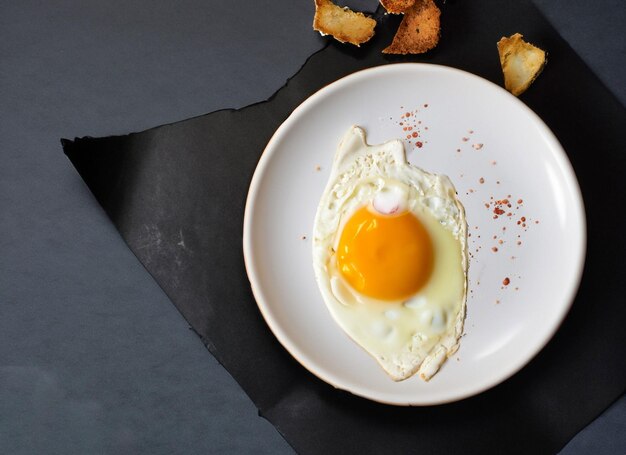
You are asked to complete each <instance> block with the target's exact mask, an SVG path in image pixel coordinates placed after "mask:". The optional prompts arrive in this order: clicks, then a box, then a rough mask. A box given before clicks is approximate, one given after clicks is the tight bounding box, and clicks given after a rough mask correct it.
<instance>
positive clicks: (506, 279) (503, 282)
mask: <svg viewBox="0 0 626 455" xmlns="http://www.w3.org/2000/svg"><path fill="white" fill-rule="evenodd" d="M510 282H511V280H509V278H508V277H507V278H505V279H504V280H502V284H503V285H505V286H508V285H509V283H510Z"/></svg>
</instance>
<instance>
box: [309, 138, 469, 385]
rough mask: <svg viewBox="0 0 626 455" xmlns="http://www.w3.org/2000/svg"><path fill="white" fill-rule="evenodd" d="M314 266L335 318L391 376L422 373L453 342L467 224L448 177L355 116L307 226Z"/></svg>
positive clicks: (459, 325)
mask: <svg viewBox="0 0 626 455" xmlns="http://www.w3.org/2000/svg"><path fill="white" fill-rule="evenodd" d="M312 243H313V266H314V270H315V277H316V280H317V284H318V286H319V288H320V291H321V294H322V298H323V300H324V302H325V303H326V306H327V307H328V310H329V311H330V313H331V315H332V317H333V319H334V320H335V321H336V322H337V324H338V325H339V326H340V327H341V328H342V329H343V330H344V331H345V332H346V334H347V335H348V336H349V337H350V338H352V339H353V340H354V341H355V342H356V343H357V344H358V345H359V346H361V347H362V348H363V349H364V350H365V351H366V352H367V353H369V354H370V355H371V356H372V357H374V358H375V359H376V361H377V362H378V363H379V364H380V365H381V366H382V368H383V369H384V371H385V372H386V373H387V374H388V375H389V376H390V377H391V378H392V379H393V380H395V381H401V380H404V379H407V378H409V377H411V376H413V375H414V374H415V373H418V374H419V376H420V377H421V378H422V379H424V380H426V381H427V380H429V379H430V378H431V377H432V376H433V375H434V374H436V373H437V371H439V368H440V367H441V365H442V364H443V363H444V362H445V360H446V359H447V358H448V357H449V356H451V355H452V354H454V353H455V352H456V350H457V349H458V347H459V340H460V337H461V334H462V332H463V321H464V319H465V300H466V294H467V267H468V259H467V224H466V221H465V212H464V209H463V206H462V205H461V203H460V202H459V200H458V198H457V195H456V190H455V188H454V186H453V184H452V182H451V181H450V179H449V178H448V177H446V176H444V175H436V174H431V173H428V172H426V171H423V170H422V169H420V168H418V167H415V166H412V165H411V164H409V163H408V162H407V159H406V154H405V151H404V146H403V143H402V141H400V140H390V141H388V142H385V143H383V144H380V145H368V144H367V142H366V137H365V132H364V131H363V129H361V128H360V127H358V126H352V127H351V128H350V129H349V130H348V132H347V133H346V134H345V135H344V137H343V139H342V140H341V142H340V144H339V147H338V149H337V152H336V155H335V158H334V161H333V165H332V169H331V171H330V177H329V181H328V184H327V185H326V188H325V190H324V193H323V195H322V198H321V200H320V203H319V206H318V209H317V213H316V216H315V222H314V227H313V242H312Z"/></svg>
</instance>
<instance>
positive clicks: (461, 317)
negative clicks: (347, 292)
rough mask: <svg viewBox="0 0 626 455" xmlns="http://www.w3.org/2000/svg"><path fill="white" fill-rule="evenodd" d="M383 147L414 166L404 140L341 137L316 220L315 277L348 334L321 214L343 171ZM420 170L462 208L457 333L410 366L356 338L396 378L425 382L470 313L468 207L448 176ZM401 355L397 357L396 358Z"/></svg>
mask: <svg viewBox="0 0 626 455" xmlns="http://www.w3.org/2000/svg"><path fill="white" fill-rule="evenodd" d="M355 143H357V144H358V146H357V147H356V150H355V148H354V147H351V145H353V144H355ZM382 150H384V151H385V152H387V153H389V154H390V155H391V158H392V159H393V161H394V162H395V163H396V164H397V165H399V166H411V165H410V164H409V163H408V161H407V159H406V153H405V150H404V145H403V143H402V141H401V140H399V139H394V140H390V141H387V142H384V143H383V144H379V145H368V144H367V141H366V135H365V131H364V130H363V129H362V128H360V127H358V126H356V125H353V126H351V127H350V129H349V130H348V132H347V133H346V134H345V135H344V136H343V138H342V139H341V141H340V144H339V147H338V149H337V153H336V154H335V157H334V160H333V165H332V168H331V173H330V177H329V179H328V183H327V185H326V188H325V189H324V192H323V194H322V197H321V199H320V203H319V205H318V208H317V213H316V216H315V221H314V227H313V241H312V247H313V268H314V271H315V279H316V282H317V284H318V287H319V289H320V291H321V293H322V298H323V300H324V303H325V304H326V307H327V308H328V310H329V311H330V313H331V315H332V317H333V319H334V320H335V322H336V323H337V324H338V325H339V326H340V327H341V328H342V329H343V330H344V332H345V333H346V334H347V335H348V336H350V335H349V332H348V330H346V328H345V327H344V326H343V324H342V321H341V320H339V319H338V317H337V316H336V315H335V313H334V311H333V303H332V302H337V303H338V304H340V305H341V303H340V302H339V301H337V299H336V297H335V296H334V294H333V293H332V291H331V287H330V283H329V282H328V283H327V282H326V281H329V280H327V279H326V278H327V277H328V273H327V272H326V270H325V269H326V264H325V261H324V260H323V258H325V257H326V255H325V254H319V249H320V248H323V245H320V239H321V237H322V235H320V226H321V225H322V224H321V222H320V217H321V215H322V213H324V212H325V207H326V206H327V205H328V203H329V199H330V195H331V192H332V190H333V188H334V187H335V185H336V184H337V182H338V181H339V180H340V178H341V176H342V174H343V173H344V172H345V171H346V170H348V169H350V167H351V166H352V164H353V163H354V161H355V160H356V159H357V158H359V157H360V156H364V155H368V154H373V153H377V152H380V151H382ZM359 151H360V153H359ZM411 167H415V166H411ZM415 168H416V167H415ZM417 169H419V168H417ZM419 171H420V172H422V173H423V174H424V175H425V176H427V177H429V178H433V179H436V180H437V181H438V182H439V183H440V184H441V192H440V193H439V194H438V195H441V194H443V195H444V196H445V197H446V199H452V200H453V201H454V204H455V205H456V208H457V210H458V221H459V223H458V225H459V232H458V233H457V234H456V235H455V237H456V238H457V240H459V242H460V243H461V266H462V269H463V272H464V282H463V295H462V298H461V304H460V308H459V311H458V313H457V316H456V321H455V324H454V332H453V333H448V332H447V333H446V335H445V336H444V337H443V338H442V339H441V340H440V341H439V343H438V344H436V345H435V346H434V347H433V348H432V349H431V350H430V351H429V353H428V354H427V355H426V356H425V357H424V358H423V359H418V360H417V361H416V362H411V361H409V363H408V365H407V364H406V363H405V362H400V363H396V362H393V361H392V360H390V359H386V358H383V357H381V356H378V355H376V354H374V353H372V352H370V351H368V350H367V349H365V348H364V347H363V346H361V345H360V343H358V342H356V341H355V343H356V344H358V345H359V346H360V347H361V348H362V349H363V350H365V351H366V352H367V353H368V354H369V355H371V356H372V357H374V358H375V359H376V361H377V362H378V363H379V364H380V366H381V367H382V368H383V370H384V371H385V372H386V373H387V374H388V375H389V376H390V377H391V378H392V379H393V380H394V381H402V380H405V379H407V378H409V377H411V376H413V375H415V374H416V373H418V375H419V377H420V378H421V379H423V380H424V381H428V380H429V379H430V378H432V377H433V376H434V375H435V374H436V373H437V372H438V371H439V369H440V368H441V366H442V365H443V363H444V362H445V361H446V359H447V358H448V357H450V356H451V355H453V354H454V353H455V352H456V351H457V350H458V348H459V343H460V338H461V335H462V333H463V326H464V321H465V316H466V306H467V305H466V300H467V276H468V265H469V261H468V252H467V222H466V218H465V209H464V207H463V205H462V204H461V203H460V201H459V200H458V198H457V196H456V190H455V188H454V185H453V184H452V182H451V181H450V179H449V178H448V177H447V176H445V175H435V174H431V173H428V172H426V171H424V170H422V169H419ZM450 196H452V197H450ZM339 218H341V217H339ZM444 228H445V227H444ZM335 229H339V224H338V223H337V224H336V226H335ZM410 345H411V342H410V340H409V342H407V343H406V344H405V346H404V347H403V352H401V353H398V354H399V356H398V357H400V356H402V354H403V353H405V354H406V353H407V352H408V351H409V348H410ZM398 357H396V360H397V358H398ZM409 357H411V356H409Z"/></svg>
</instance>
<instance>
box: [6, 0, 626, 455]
mask: <svg viewBox="0 0 626 455" xmlns="http://www.w3.org/2000/svg"><path fill="white" fill-rule="evenodd" d="M511 1H512V0H511ZM351 3H352V4H355V3H358V2H355V1H353V2H351ZM504 3H505V2H503V4H504ZM536 3H537V4H538V5H539V6H540V7H541V9H542V10H543V11H544V12H545V14H546V15H547V17H548V18H549V19H550V20H551V21H552V22H553V24H554V25H555V26H556V27H557V29H558V30H559V31H560V32H561V34H562V35H563V37H564V38H565V39H566V40H567V41H568V42H569V43H570V44H571V45H572V47H573V48H574V49H575V50H576V51H577V52H578V53H579V55H581V56H582V58H583V59H584V60H585V61H586V62H587V63H588V64H589V66H590V67H591V68H592V69H593V70H594V71H595V72H596V74H597V75H598V76H599V77H600V78H601V80H602V81H604V83H605V84H607V86H608V87H609V88H610V89H611V90H612V91H613V92H614V93H615V94H616V96H618V97H619V98H620V100H621V102H622V103H623V104H625V105H626V87H625V84H624V83H623V81H624V80H626V45H625V42H626V32H625V30H624V29H625V28H626V8H624V3H623V0H596V1H593V2H592V1H566V0H552V1H549V0H537V1H536ZM360 4H361V5H365V6H368V5H373V4H375V2H372V1H371V0H368V1H363V0H362V1H361V3H360ZM364 8H365V7H364ZM312 14H313V1H312V0H300V1H294V0H280V1H279V0H275V1H272V2H263V1H253V0H251V1H245V0H234V1H228V2H218V1H207V0H204V1H197V0H196V1H194V0H180V1H177V2H162V1H146V0H124V1H120V0H112V1H104V2H103V1H93V0H89V1H87V0H81V1H79V0H74V1H72V0H62V1H57V2H42V1H32V0H19V1H18V0H15V1H0V160H1V161H0V214H1V215H0V233H1V236H0V245H1V246H2V248H1V249H2V255H1V256H0V447H2V449H0V451H1V452H3V453H11V454H30V453H116V454H117V453H151V454H160V453H164V454H165V453H222V452H223V453H239V452H243V453H271V454H280V453H292V449H291V448H290V447H289V445H288V444H287V443H286V442H285V441H284V440H283V439H282V438H281V436H280V435H279V434H278V433H277V431H276V430H275V429H274V428H273V427H272V426H271V425H270V424H269V423H268V422H267V421H265V420H264V419H262V418H261V417H259V416H258V415H257V410H256V408H255V407H254V405H253V404H252V403H251V402H250V400H249V399H248V398H247V396H246V395H245V394H244V393H243V392H242V390H241V389H240V388H239V386H238V385H237V383H236V382H235V381H234V380H233V379H232V377H231V376H230V375H229V374H228V373H227V372H226V371H225V370H224V369H223V368H222V367H221V366H220V365H219V364H217V362H216V361H215V360H214V359H213V357H212V356H211V355H210V354H209V353H208V351H206V349H205V348H204V346H203V345H202V343H201V342H200V340H199V339H198V338H197V337H196V336H195V335H194V333H193V332H192V331H190V330H189V329H188V325H187V324H186V322H185V321H184V320H183V318H182V317H181V316H180V314H179V313H178V312H177V310H176V309H175V308H174V306H173V305H172V304H171V303H170V302H169V300H168V299H167V297H166V296H165V295H164V294H163V292H162V291H161V289H160V288H159V287H158V286H157V285H156V283H155V282H154V280H153V279H152V278H151V277H150V276H149V275H148V274H147V272H146V271H145V270H144V269H143V267H142V266H141V265H140V264H139V262H138V261H137V260H136V259H135V257H134V256H133V255H132V254H131V252H130V251H129V250H128V249H127V248H126V246H125V244H124V243H123V241H122V240H121V238H120V236H119V235H118V234H117V232H116V230H115V229H114V227H113V226H112V224H111V223H110V222H109V221H108V219H107V217H106V215H105V214H104V212H103V211H102V209H101V208H100V207H99V205H98V204H97V203H96V201H95V199H94V198H93V197H92V195H91V194H90V192H89V191H88V189H87V187H86V186H85V184H84V183H83V182H82V180H81V179H80V177H79V176H78V174H77V173H76V172H75V170H74V169H73V167H72V166H71V164H70V162H69V161H68V160H67V159H65V157H64V156H63V154H62V152H61V149H60V145H59V138H60V137H74V136H76V135H79V136H82V135H92V136H102V135H109V134H122V133H126V132H130V131H140V130H143V129H146V128H149V127H152V126H156V125H159V124H162V123H168V122H174V121H177V120H182V119H185V118H189V117H192V116H196V115H200V114H204V113H207V112H210V111H213V110H216V109H220V108H226V107H241V106H245V105H247V104H250V103H253V102H256V101H260V100H263V99H266V98H268V97H269V96H270V95H271V94H272V93H273V92H274V91H275V90H277V89H278V88H280V87H281V86H282V85H283V84H284V82H285V80H286V78H287V77H288V76H291V75H293V74H294V73H296V72H297V70H298V69H299V68H300V67H301V65H302V64H303V62H304V61H305V59H306V57H307V56H308V55H310V54H311V53H312V52H314V51H315V50H317V49H319V48H320V47H321V45H322V43H323V39H322V38H321V37H320V36H319V35H318V34H316V33H314V32H313V31H312V30H311V20H312ZM625 428H626V399H625V398H622V399H621V400H620V401H618V402H617V403H616V404H614V405H613V406H612V407H611V408H610V409H609V410H608V411H607V412H605V413H604V414H603V415H602V416H600V417H599V418H598V419H596V420H595V421H594V422H593V423H592V424H591V425H590V426H589V427H587V428H586V429H584V430H583V431H581V433H579V435H578V436H577V437H576V438H574V439H573V440H572V441H571V442H570V443H569V444H568V446H566V448H565V449H564V450H563V452H562V453H564V454H568V455H569V454H582V453H607V454H609V453H610V454H612V453H626V431H624V429H625Z"/></svg>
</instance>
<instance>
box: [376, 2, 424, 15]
mask: <svg viewBox="0 0 626 455" xmlns="http://www.w3.org/2000/svg"><path fill="white" fill-rule="evenodd" d="M415 1H416V0H380V4H381V5H383V8H385V9H386V10H387V12H388V13H390V14H403V13H404V12H405V11H406V10H408V9H409V8H410V7H412V6H413V5H414V4H415Z"/></svg>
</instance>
